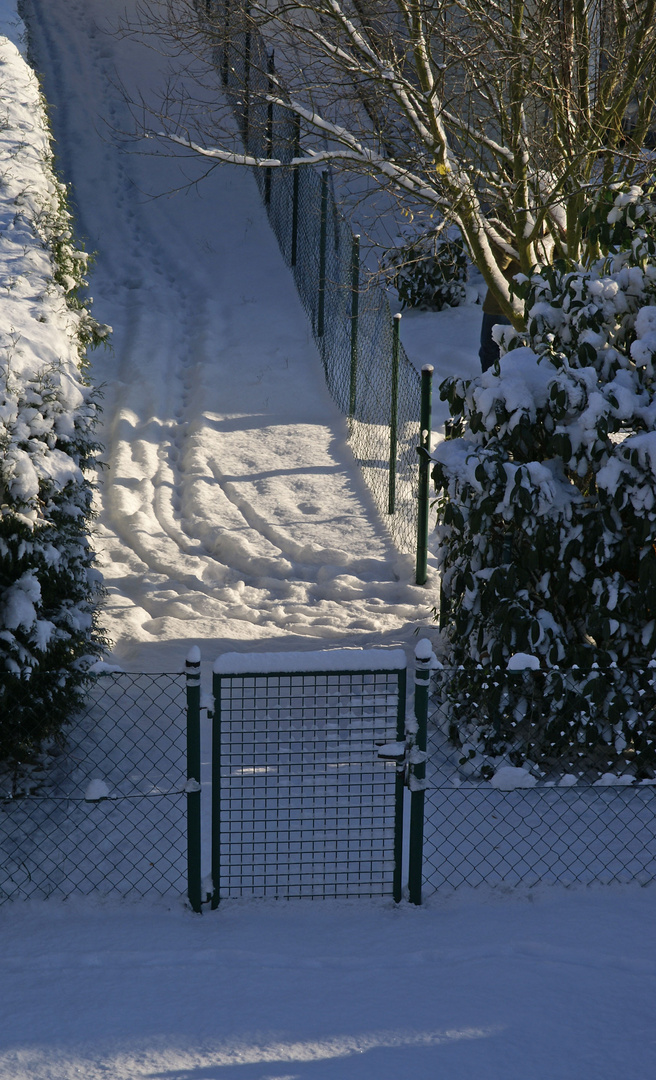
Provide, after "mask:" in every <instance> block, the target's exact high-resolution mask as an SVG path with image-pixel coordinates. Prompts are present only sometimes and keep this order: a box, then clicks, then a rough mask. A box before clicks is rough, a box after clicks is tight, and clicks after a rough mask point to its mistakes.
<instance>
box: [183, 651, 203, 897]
mask: <svg viewBox="0 0 656 1080" xmlns="http://www.w3.org/2000/svg"><path fill="white" fill-rule="evenodd" d="M185 674H186V676H187V784H186V791H187V896H188V898H189V903H190V904H191V908H192V910H193V911H196V912H200V911H202V907H201V864H200V858H201V856H200V649H199V648H198V646H197V645H194V647H193V648H192V649H190V651H189V655H188V656H187V662H186V665H185Z"/></svg>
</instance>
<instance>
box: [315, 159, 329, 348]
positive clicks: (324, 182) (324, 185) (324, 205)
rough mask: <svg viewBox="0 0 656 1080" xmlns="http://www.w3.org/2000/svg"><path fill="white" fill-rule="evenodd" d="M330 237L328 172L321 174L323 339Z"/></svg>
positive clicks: (320, 331) (319, 312)
mask: <svg viewBox="0 0 656 1080" xmlns="http://www.w3.org/2000/svg"><path fill="white" fill-rule="evenodd" d="M327 236H328V170H327V169H324V170H323V172H322V173H321V228H320V231H319V303H318V306H317V335H318V336H319V337H323V331H324V312H325V305H326V242H327Z"/></svg>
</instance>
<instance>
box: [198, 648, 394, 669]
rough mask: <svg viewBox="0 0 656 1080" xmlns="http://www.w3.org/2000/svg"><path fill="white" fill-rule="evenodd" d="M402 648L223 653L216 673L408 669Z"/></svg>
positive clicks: (217, 661) (217, 662) (217, 660)
mask: <svg viewBox="0 0 656 1080" xmlns="http://www.w3.org/2000/svg"><path fill="white" fill-rule="evenodd" d="M405 668H406V656H405V653H404V651H403V649H322V651H321V652H293V651H288V650H285V651H284V652H275V653H259V654H258V653H223V655H222V656H219V657H217V659H216V660H215V661H214V672H215V673H216V674H217V675H245V674H248V675H269V674H273V673H275V672H290V671H293V672H299V673H300V672H304V671H313V672H314V671H317V672H319V671H321V672H323V671H405Z"/></svg>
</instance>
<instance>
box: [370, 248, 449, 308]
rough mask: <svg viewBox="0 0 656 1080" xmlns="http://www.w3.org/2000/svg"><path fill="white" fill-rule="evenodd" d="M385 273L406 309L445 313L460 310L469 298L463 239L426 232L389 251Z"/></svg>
mask: <svg viewBox="0 0 656 1080" xmlns="http://www.w3.org/2000/svg"><path fill="white" fill-rule="evenodd" d="M384 271H385V276H386V279H387V281H388V282H389V283H390V284H391V285H393V286H394V288H395V289H396V291H397V293H398V297H399V300H400V302H401V307H402V308H405V307H410V308H419V309H421V310H423V311H442V309H443V308H445V307H458V306H459V305H460V304H462V303H463V302H464V300H465V298H466V295H467V294H466V288H465V286H466V282H467V256H466V254H465V248H464V245H463V243H462V240H460V239H450V238H448V237H442V236H440V235H439V234H436V233H435V232H432V233H422V234H421V235H420V236H419V237H414V238H412V239H409V240H408V241H407V243H405V244H403V245H402V246H401V247H398V248H394V249H393V250H392V251H389V252H387V255H386V257H385V260H384Z"/></svg>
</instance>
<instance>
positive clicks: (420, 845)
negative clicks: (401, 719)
mask: <svg viewBox="0 0 656 1080" xmlns="http://www.w3.org/2000/svg"><path fill="white" fill-rule="evenodd" d="M432 658H433V650H432V648H431V646H430V642H429V641H426V640H423V641H420V642H419V643H418V645H417V647H416V649H415V719H416V721H417V733H416V735H415V744H414V747H413V749H412V751H411V758H410V792H411V794H410V845H409V862H408V895H409V899H410V903H411V904H421V883H422V873H423V866H422V863H423V853H424V787H425V782H426V781H425V778H426V732H427V727H428V694H429V690H430V673H431V660H432ZM413 758H414V761H413Z"/></svg>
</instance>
